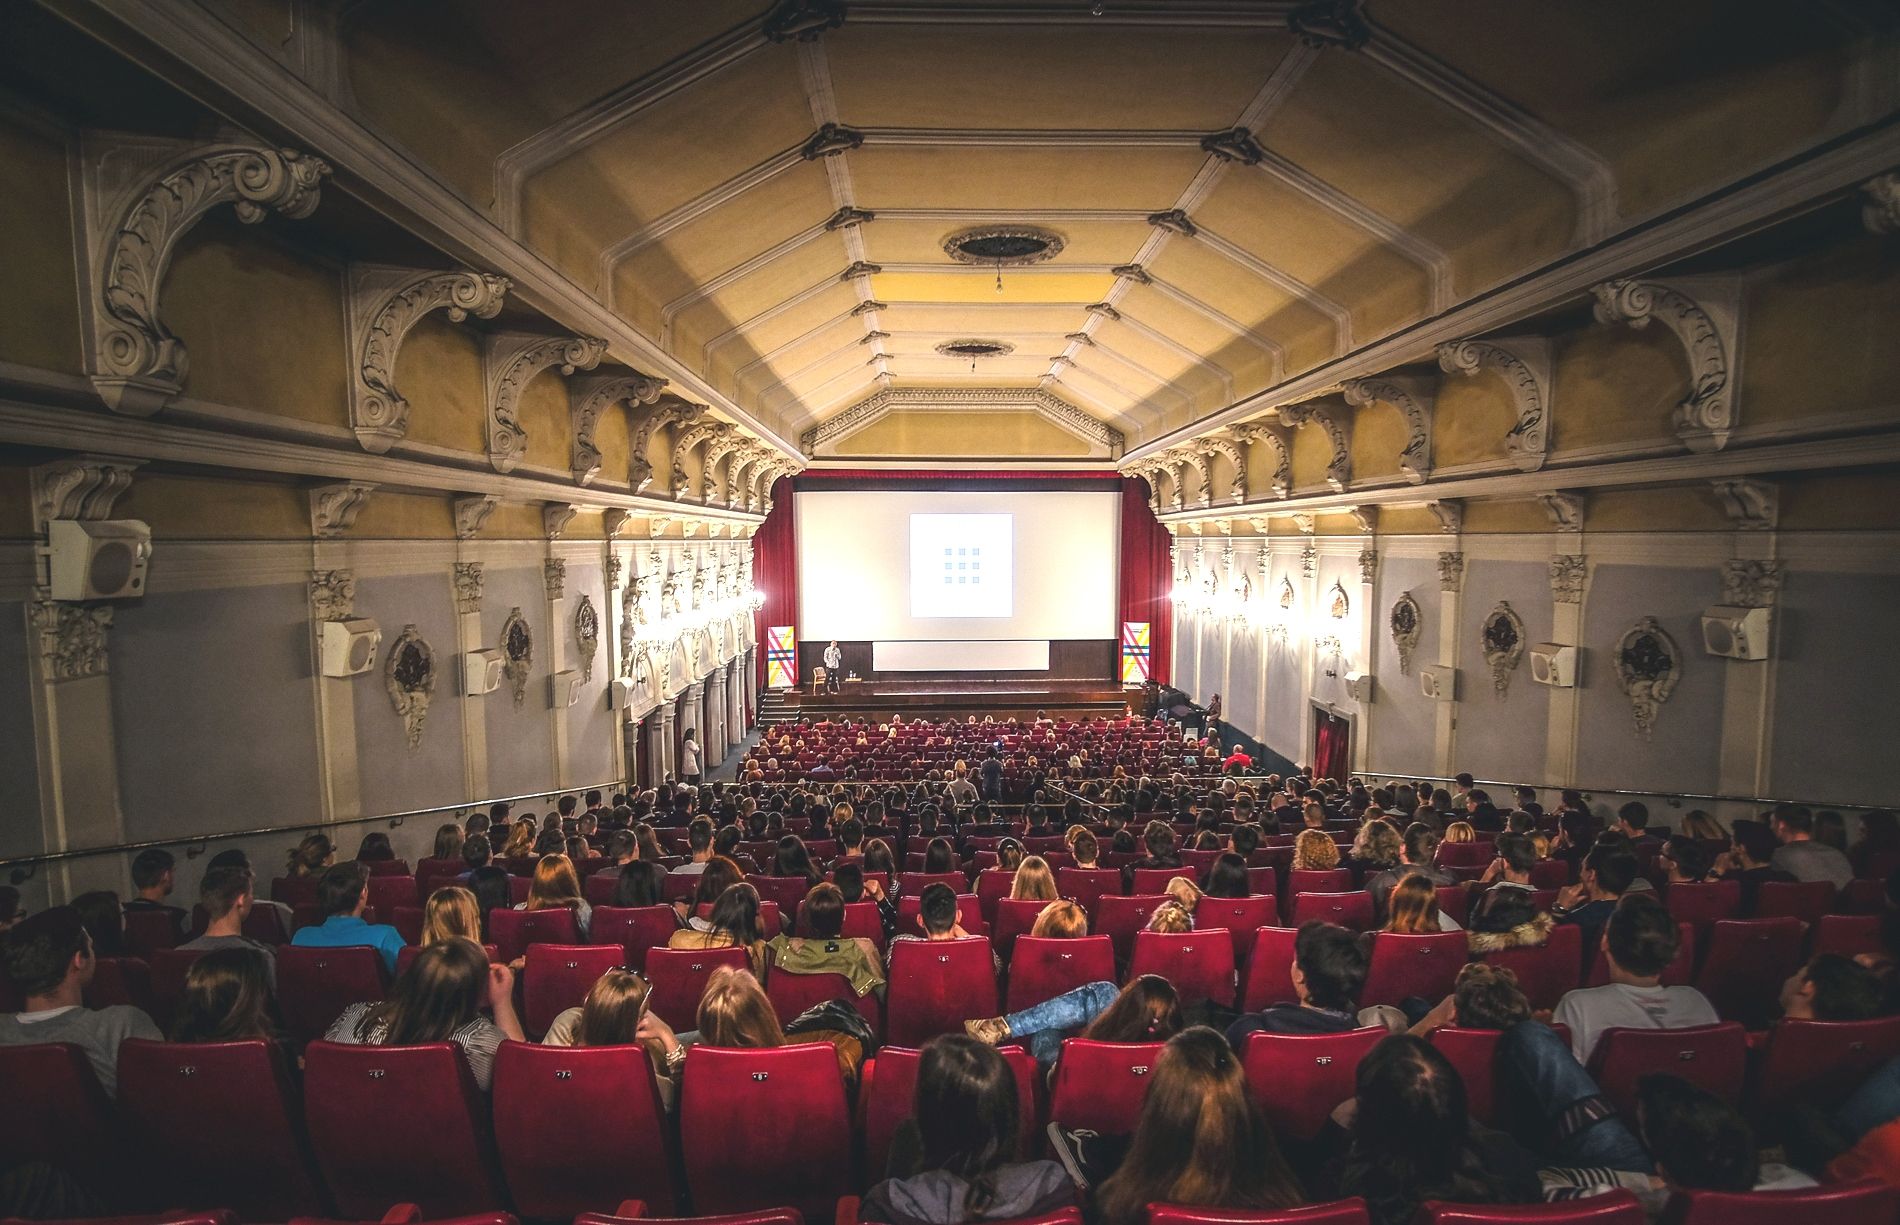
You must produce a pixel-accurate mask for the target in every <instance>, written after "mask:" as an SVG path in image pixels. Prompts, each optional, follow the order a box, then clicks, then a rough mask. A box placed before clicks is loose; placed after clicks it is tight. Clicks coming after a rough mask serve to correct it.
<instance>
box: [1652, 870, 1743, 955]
mask: <svg viewBox="0 0 1900 1225" xmlns="http://www.w3.org/2000/svg"><path fill="white" fill-rule="evenodd" d="M1661 901H1662V903H1663V905H1664V906H1666V907H1668V909H1669V917H1670V918H1672V919H1674V920H1675V921H1676V922H1678V923H1687V924H1689V925H1690V926H1691V927H1694V928H1695V934H1696V941H1697V943H1698V944H1706V943H1707V942H1708V936H1709V928H1711V927H1713V926H1714V925H1715V924H1716V922H1717V921H1718V920H1721V919H1739V918H1741V917H1742V882H1741V881H1738V880H1717V881H1709V882H1707V883H1706V884H1699V885H1671V886H1669V888H1668V890H1667V891H1666V892H1665V893H1664V894H1663V896H1662V898H1661Z"/></svg>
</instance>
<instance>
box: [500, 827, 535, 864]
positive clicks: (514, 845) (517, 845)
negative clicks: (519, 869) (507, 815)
mask: <svg viewBox="0 0 1900 1225" xmlns="http://www.w3.org/2000/svg"><path fill="white" fill-rule="evenodd" d="M534 835H535V826H534V819H533V818H532V817H530V818H528V819H527V820H525V821H516V822H515V823H514V826H513V828H511V829H509V831H508V841H507V842H506V843H504V844H503V845H502V848H501V857H502V858H503V859H517V858H519V857H521V856H523V855H530V854H533V853H534Z"/></svg>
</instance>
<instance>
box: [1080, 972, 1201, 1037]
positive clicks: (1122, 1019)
mask: <svg viewBox="0 0 1900 1225" xmlns="http://www.w3.org/2000/svg"><path fill="white" fill-rule="evenodd" d="M1180 1032H1181V997H1180V996H1179V995H1177V994H1176V993H1175V990H1174V984H1173V983H1171V982H1169V981H1168V980H1167V979H1165V978H1163V977H1161V976H1160V975H1159V974H1143V975H1142V976H1141V977H1139V978H1137V979H1135V981H1133V982H1131V983H1129V984H1128V985H1127V986H1126V987H1123V988H1122V989H1121V994H1119V995H1117V996H1116V997H1115V1002H1114V1003H1112V1004H1110V1005H1109V1006H1108V1007H1107V1008H1105V1009H1103V1011H1102V1015H1101V1016H1098V1017H1096V1018H1095V1021H1094V1023H1093V1024H1092V1025H1090V1026H1089V1027H1088V1029H1087V1031H1085V1032H1084V1033H1083V1035H1082V1036H1083V1037H1084V1038H1088V1039H1091V1040H1093V1041H1096V1042H1166V1041H1167V1040H1168V1039H1169V1038H1172V1037H1174V1035H1176V1034H1178V1033H1180Z"/></svg>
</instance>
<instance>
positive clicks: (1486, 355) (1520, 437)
mask: <svg viewBox="0 0 1900 1225" xmlns="http://www.w3.org/2000/svg"><path fill="white" fill-rule="evenodd" d="M1438 366H1439V369H1441V370H1443V371H1444V372H1445V373H1447V374H1464V375H1475V374H1477V373H1478V372H1479V371H1481V370H1491V371H1493V372H1495V373H1496V374H1497V376H1498V377H1499V378H1501V379H1503V380H1504V386H1505V388H1506V389H1507V390H1508V391H1509V392H1510V393H1511V405H1512V407H1513V408H1515V409H1516V410H1517V424H1516V425H1514V426H1512V427H1511V430H1510V432H1509V433H1507V434H1506V435H1505V436H1504V453H1505V454H1506V455H1508V456H1510V459H1511V462H1512V463H1513V464H1515V465H1517V468H1518V470H1519V471H1521V472H1535V471H1537V470H1538V469H1539V468H1541V467H1543V466H1544V460H1545V458H1546V457H1548V456H1549V454H1550V393H1551V388H1552V387H1553V386H1554V383H1553V381H1552V379H1551V358H1550V341H1548V340H1545V339H1544V338H1543V337H1541V336H1521V337H1514V338H1512V339H1509V340H1460V341H1455V342H1452V343H1450V344H1442V345H1439V346H1438Z"/></svg>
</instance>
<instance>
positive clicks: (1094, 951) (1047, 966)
mask: <svg viewBox="0 0 1900 1225" xmlns="http://www.w3.org/2000/svg"><path fill="white" fill-rule="evenodd" d="M1114 981H1115V945H1114V943H1113V942H1112V941H1111V940H1109V938H1108V937H1107V936H1081V937H1078V938H1076V939H1073V940H1054V939H1050V938H1048V937H1044V936H1024V937H1022V938H1021V939H1020V940H1018V941H1016V951H1015V954H1014V956H1012V957H1011V958H1010V962H1009V990H1008V1000H1007V1002H1006V1003H1005V1004H1004V1006H1003V1011H1005V1012H1021V1011H1022V1010H1023V1009H1025V1008H1028V1007H1029V1006H1030V1005H1032V1004H1040V1003H1042V1002H1043V1001H1045V1000H1052V999H1054V998H1055V997H1056V996H1058V995H1061V994H1062V993H1063V992H1065V991H1072V990H1074V989H1075V988H1077V987H1079V986H1081V985H1082V984H1083V983H1094V982H1114Z"/></svg>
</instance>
